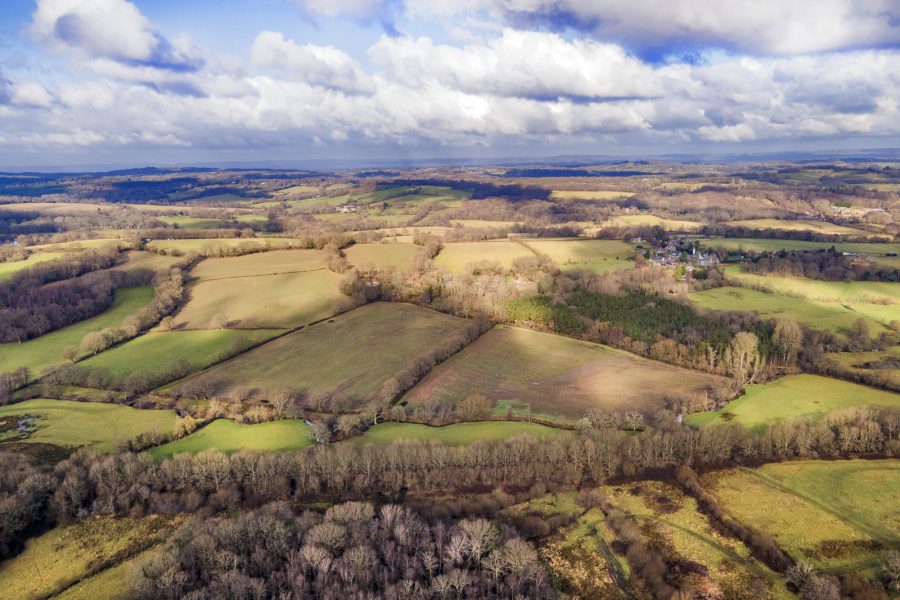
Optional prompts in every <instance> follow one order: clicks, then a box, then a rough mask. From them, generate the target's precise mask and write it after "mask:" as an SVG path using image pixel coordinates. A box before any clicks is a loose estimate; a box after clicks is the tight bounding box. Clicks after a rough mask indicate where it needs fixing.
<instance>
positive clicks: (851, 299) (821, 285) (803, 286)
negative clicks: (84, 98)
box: [725, 265, 900, 320]
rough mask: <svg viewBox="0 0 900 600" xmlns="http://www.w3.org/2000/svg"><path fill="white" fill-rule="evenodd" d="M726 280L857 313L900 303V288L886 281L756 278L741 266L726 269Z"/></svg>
mask: <svg viewBox="0 0 900 600" xmlns="http://www.w3.org/2000/svg"><path fill="white" fill-rule="evenodd" d="M725 279H726V280H727V281H729V282H730V283H733V284H735V285H741V286H744V287H752V288H754V289H762V290H765V291H769V292H772V293H776V294H783V295H787V296H796V297H799V298H808V299H810V300H819V301H822V302H840V303H842V304H847V305H852V306H853V309H854V310H858V309H859V308H860V305H863V304H875V305H881V306H889V305H891V304H897V303H900V285H898V284H896V283H889V282H882V281H822V280H818V279H801V278H796V277H777V276H773V275H756V274H754V273H744V272H742V271H741V268H740V266H739V265H729V266H727V267H725ZM890 308H893V311H890V312H894V313H895V315H896V311H897V308H896V307H890ZM888 314H889V313H888ZM877 320H880V319H877Z"/></svg>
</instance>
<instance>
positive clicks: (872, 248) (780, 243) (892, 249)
mask: <svg viewBox="0 0 900 600" xmlns="http://www.w3.org/2000/svg"><path fill="white" fill-rule="evenodd" d="M701 244H702V245H703V246H704V247H707V248H721V249H723V250H730V251H735V252H738V251H743V252H778V251H779V250H826V249H828V248H831V247H832V246H834V248H835V250H837V251H838V252H857V253H860V254H872V255H879V254H892V253H900V244H851V243H846V242H837V243H831V242H804V241H799V240H772V239H767V238H760V239H755V238H710V239H704V240H701Z"/></svg>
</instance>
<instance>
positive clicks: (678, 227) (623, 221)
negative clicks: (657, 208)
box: [601, 215, 703, 231]
mask: <svg viewBox="0 0 900 600" xmlns="http://www.w3.org/2000/svg"><path fill="white" fill-rule="evenodd" d="M601 225H602V226H603V227H656V226H659V227H662V228H663V229H666V230H670V231H694V230H696V229H700V228H701V227H703V223H700V222H699V221H682V220H678V219H666V218H662V217H657V216H656V215H620V216H617V217H613V218H612V219H610V220H609V221H607V222H605V223H602V224H601Z"/></svg>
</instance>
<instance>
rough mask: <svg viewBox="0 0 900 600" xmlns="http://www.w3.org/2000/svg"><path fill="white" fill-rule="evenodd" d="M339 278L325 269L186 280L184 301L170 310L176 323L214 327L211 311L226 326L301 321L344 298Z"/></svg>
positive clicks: (281, 325)
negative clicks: (181, 305) (172, 311)
mask: <svg viewBox="0 0 900 600" xmlns="http://www.w3.org/2000/svg"><path fill="white" fill-rule="evenodd" d="M225 260H229V259H225ZM340 283H341V276H340V275H338V274H337V273H333V272H331V271H328V270H326V269H319V270H314V271H309V272H303V273H281V274H278V275H257V276H244V277H240V278H236V279H231V278H223V279H212V280H208V281H203V280H201V281H199V282H197V283H192V284H191V285H189V286H188V294H189V299H188V302H187V304H185V305H184V307H183V308H182V309H181V310H180V311H178V313H176V314H175V315H174V318H175V322H176V327H178V328H187V329H208V328H215V327H216V326H217V324H216V323H214V322H213V321H214V318H215V317H216V316H217V315H221V316H223V317H224V319H225V327H227V328H231V329H259V328H262V329H290V328H293V327H297V326H299V325H305V324H307V323H311V322H313V321H317V320H319V319H324V318H326V317H329V316H331V315H333V314H335V313H337V312H339V311H340V309H341V307H342V306H343V304H344V303H345V302H346V301H347V298H346V296H344V295H343V294H341V292H340Z"/></svg>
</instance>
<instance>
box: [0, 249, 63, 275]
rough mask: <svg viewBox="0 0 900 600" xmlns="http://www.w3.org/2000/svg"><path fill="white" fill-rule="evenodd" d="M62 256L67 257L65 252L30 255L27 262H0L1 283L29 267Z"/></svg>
mask: <svg viewBox="0 0 900 600" xmlns="http://www.w3.org/2000/svg"><path fill="white" fill-rule="evenodd" d="M61 256H65V253H64V252H40V253H37V254H30V255H28V258H26V259H25V260H17V261H13V262H0V281H3V280H4V279H9V278H10V277H12V276H13V275H15V274H16V273H18V272H19V271H21V270H22V269H27V268H28V267H31V266H34V265H36V264H38V263H42V262H46V261H48V260H53V259H54V258H59V257H61Z"/></svg>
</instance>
